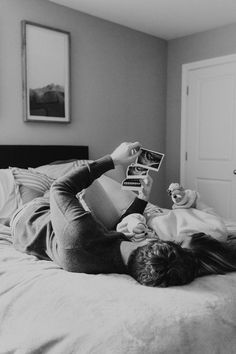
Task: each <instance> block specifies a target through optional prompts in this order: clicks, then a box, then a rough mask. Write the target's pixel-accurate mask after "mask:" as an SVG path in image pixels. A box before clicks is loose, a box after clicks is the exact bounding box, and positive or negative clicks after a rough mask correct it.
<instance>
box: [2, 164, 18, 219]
mask: <svg viewBox="0 0 236 354" xmlns="http://www.w3.org/2000/svg"><path fill="white" fill-rule="evenodd" d="M19 206H20V195H19V191H18V187H17V186H16V184H15V180H14V177H13V174H12V171H11V169H0V218H11V217H12V215H13V213H14V212H15V211H16V210H17V208H18V207H19Z"/></svg>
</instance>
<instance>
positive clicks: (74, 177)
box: [11, 155, 147, 274]
mask: <svg viewBox="0 0 236 354" xmlns="http://www.w3.org/2000/svg"><path fill="white" fill-rule="evenodd" d="M113 168H114V163H113V160H112V158H111V157H110V156H109V155H107V156H105V157H103V158H101V159H99V160H96V161H94V162H92V163H88V164H87V165H85V166H82V167H79V168H77V169H76V170H75V171H73V172H71V173H69V174H68V175H66V176H64V177H62V178H63V179H64V181H65V182H66V184H67V186H68V188H69V190H70V192H71V193H73V195H76V194H77V193H79V192H80V191H82V190H83V189H85V188H87V187H89V186H90V185H91V184H92V183H93V181H94V180H95V179H97V178H99V177H100V176H101V175H102V174H103V173H105V172H107V171H108V170H110V169H113ZM146 204H147V202H146V201H144V200H141V199H139V198H135V200H134V201H133V203H132V204H131V206H130V207H129V208H128V209H127V211H126V212H125V213H124V215H123V216H126V215H128V214H131V213H143V211H144V209H145V207H146ZM88 222H89V220H88ZM11 224H12V234H13V242H14V245H15V248H16V249H18V250H20V251H21V252H26V253H29V254H34V255H36V256H37V257H39V258H41V259H47V258H48V257H47V254H48V252H46V247H47V245H48V244H49V242H48V240H50V244H51V240H53V239H54V237H55V235H54V230H53V227H52V223H51V218H50V203H49V200H48V199H46V198H38V199H36V200H33V201H32V202H30V203H29V204H27V205H26V206H24V207H23V209H21V210H20V211H19V212H18V214H16V215H15V218H14V219H13V220H12V223H11ZM78 237H79V238H80V239H79V244H80V247H79V249H77V250H76V252H77V253H76V254H77V257H79V259H80V260H81V262H80V263H81V267H80V272H85V273H93V274H97V273H127V268H126V266H125V265H124V263H123V260H122V256H121V251H120V244H121V242H122V241H129V240H128V239H127V238H126V236H125V235H124V234H123V233H121V232H116V231H109V230H107V229H106V228H105V227H104V226H103V225H101V224H99V223H97V229H96V232H92V233H91V234H86V235H85V234H84V233H82V235H80V234H78ZM85 255H86V256H85Z"/></svg>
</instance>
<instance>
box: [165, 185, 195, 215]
mask: <svg viewBox="0 0 236 354" xmlns="http://www.w3.org/2000/svg"><path fill="white" fill-rule="evenodd" d="M167 192H168V194H169V195H170V196H171V199H172V201H173V203H174V204H173V205H172V209H177V208H195V207H196V201H197V199H198V197H199V195H198V193H197V192H196V191H193V190H191V189H184V188H183V187H182V186H181V185H180V184H179V183H171V184H170V185H169V188H168V189H167Z"/></svg>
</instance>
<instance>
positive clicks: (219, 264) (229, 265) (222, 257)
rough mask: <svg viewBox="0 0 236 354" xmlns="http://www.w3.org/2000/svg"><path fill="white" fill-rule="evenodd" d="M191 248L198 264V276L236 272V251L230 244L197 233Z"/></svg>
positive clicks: (192, 240) (193, 237) (193, 236)
mask: <svg viewBox="0 0 236 354" xmlns="http://www.w3.org/2000/svg"><path fill="white" fill-rule="evenodd" d="M189 247H190V249H191V251H192V252H193V255H194V257H195V258H196V260H197V263H198V266H197V274H196V275H197V276H203V275H209V274H225V273H228V272H233V271H236V250H235V248H234V247H232V246H231V245H230V243H226V242H220V241H218V240H216V239H214V238H213V237H211V236H209V235H206V234H204V233H197V234H193V235H192V236H191V241H190V244H189Z"/></svg>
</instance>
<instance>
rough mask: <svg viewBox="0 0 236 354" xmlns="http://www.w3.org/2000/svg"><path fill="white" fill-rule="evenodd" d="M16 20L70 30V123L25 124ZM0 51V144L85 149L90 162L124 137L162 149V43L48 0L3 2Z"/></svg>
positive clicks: (159, 192) (159, 179)
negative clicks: (87, 147)
mask: <svg viewBox="0 0 236 354" xmlns="http://www.w3.org/2000/svg"><path fill="white" fill-rule="evenodd" d="M21 20H28V21H33V22H38V23H40V24H44V25H49V26H53V27H56V28H60V29H63V30H66V31H69V32H71V47H72V52H71V76H72V82H71V88H72V90H71V91H72V97H71V100H72V107H71V108H72V122H71V124H68V125H61V124H58V123H53V124H49V123H42V122H40V123H35V122H34V123H32V122H30V123H29V122H28V123H25V122H23V117H22V90H21V33H20V21H21ZM0 53H1V58H0V127H1V128H0V144H66V145H70V144H79V145H83V144H85V145H89V148H90V156H91V158H97V157H100V156H101V155H103V154H106V153H108V152H111V150H112V149H113V148H114V147H115V146H116V145H117V144H119V143H120V142H121V141H125V140H127V141H133V140H139V141H140V142H141V143H142V144H143V146H145V147H147V148H150V149H154V150H159V151H163V152H164V151H165V134H166V131H165V107H166V102H165V100H166V63H167V56H166V54H167V43H166V41H164V40H162V39H158V38H155V37H152V36H149V35H146V34H143V33H141V32H137V31H133V30H130V29H128V28H126V27H122V26H119V25H116V24H113V23H111V22H107V21H103V20H101V19H98V18H96V17H92V16H88V15H86V14H83V13H80V12H77V11H73V10H70V9H67V8H65V7H62V6H59V5H56V4H53V3H49V2H47V1H45V0H0ZM164 169H165V168H164V166H163V167H162V170H161V172H160V173H159V174H158V176H154V191H153V198H152V201H157V200H158V202H160V203H162V200H163V198H164V194H165V192H164V189H165V188H164Z"/></svg>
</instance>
